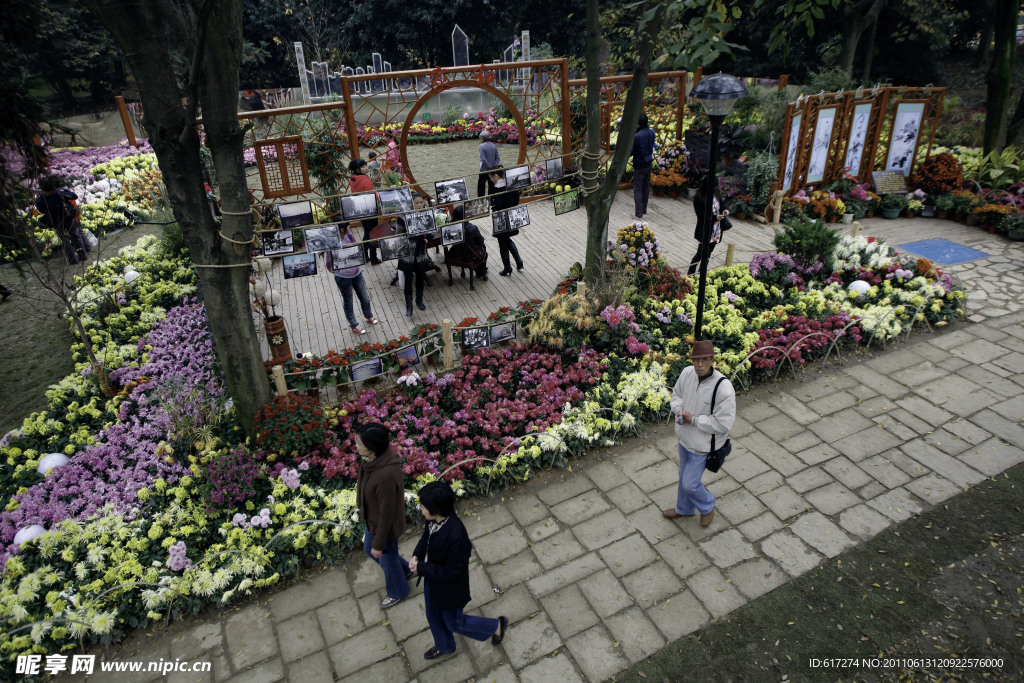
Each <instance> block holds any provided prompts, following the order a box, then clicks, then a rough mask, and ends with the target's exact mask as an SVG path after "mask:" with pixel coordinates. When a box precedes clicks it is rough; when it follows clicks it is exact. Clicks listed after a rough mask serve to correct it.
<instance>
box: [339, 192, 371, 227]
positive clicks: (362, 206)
mask: <svg viewBox="0 0 1024 683" xmlns="http://www.w3.org/2000/svg"><path fill="white" fill-rule="evenodd" d="M376 215H377V195H375V194H374V193H372V192H367V193H365V194H354V195H352V196H351V197H342V198H341V217H342V218H344V219H345V220H347V221H358V220H361V219H363V218H372V217H373V216H376Z"/></svg>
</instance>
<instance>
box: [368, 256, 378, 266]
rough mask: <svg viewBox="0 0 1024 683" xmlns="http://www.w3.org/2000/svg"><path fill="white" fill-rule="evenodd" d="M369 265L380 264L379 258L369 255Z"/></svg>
mask: <svg viewBox="0 0 1024 683" xmlns="http://www.w3.org/2000/svg"><path fill="white" fill-rule="evenodd" d="M370 265H371V266H379V265H380V259H379V258H377V257H376V256H371V257H370Z"/></svg>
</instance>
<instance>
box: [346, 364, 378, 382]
mask: <svg viewBox="0 0 1024 683" xmlns="http://www.w3.org/2000/svg"><path fill="white" fill-rule="evenodd" d="M351 367H352V381H354V382H358V381H360V380H364V379H370V378H371V377H376V376H377V375H381V374H383V373H384V363H383V362H382V361H381V359H380V358H372V359H370V360H364V361H359V362H358V363H353V364H352V366H351Z"/></svg>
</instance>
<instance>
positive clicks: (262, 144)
mask: <svg viewBox="0 0 1024 683" xmlns="http://www.w3.org/2000/svg"><path fill="white" fill-rule="evenodd" d="M253 149H254V150H255V152H256V165H257V167H258V168H259V170H260V181H261V183H262V184H263V196H264V197H267V198H268V199H269V198H276V197H291V196H293V195H297V194H305V193H307V192H309V191H310V187H309V171H308V169H307V168H306V153H305V149H304V147H303V145H302V138H301V137H299V136H298V135H292V136H288V137H284V138H277V139H274V140H257V141H256V144H254V145H253Z"/></svg>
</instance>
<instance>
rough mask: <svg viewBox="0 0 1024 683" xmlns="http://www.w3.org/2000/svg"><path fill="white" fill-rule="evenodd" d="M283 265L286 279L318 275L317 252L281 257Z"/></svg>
mask: <svg viewBox="0 0 1024 683" xmlns="http://www.w3.org/2000/svg"><path fill="white" fill-rule="evenodd" d="M281 265H283V266H284V279H285V280H291V279H292V278H295V277H308V276H310V275H316V254H291V255H290V256H285V257H283V258H282V259H281Z"/></svg>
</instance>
